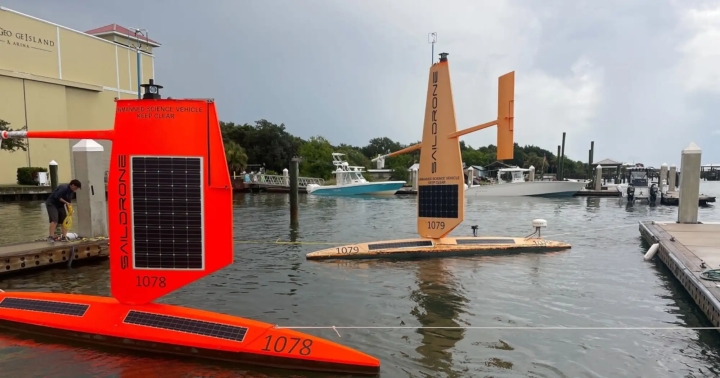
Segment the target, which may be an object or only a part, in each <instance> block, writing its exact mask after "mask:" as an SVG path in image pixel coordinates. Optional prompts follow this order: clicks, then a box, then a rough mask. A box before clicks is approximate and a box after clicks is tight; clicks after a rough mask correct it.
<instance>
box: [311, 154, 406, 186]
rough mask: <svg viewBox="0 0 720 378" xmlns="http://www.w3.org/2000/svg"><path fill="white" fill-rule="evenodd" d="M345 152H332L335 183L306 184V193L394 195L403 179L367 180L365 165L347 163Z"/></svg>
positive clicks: (403, 183) (403, 182) (402, 183)
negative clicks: (364, 174) (344, 157)
mask: <svg viewBox="0 0 720 378" xmlns="http://www.w3.org/2000/svg"><path fill="white" fill-rule="evenodd" d="M343 156H345V154H343V153H339V152H333V153H332V158H333V165H334V166H335V171H334V172H333V174H334V175H335V185H318V184H308V186H307V187H306V190H307V192H308V194H315V195H326V196H353V195H363V194H364V195H394V194H395V193H396V192H397V191H398V189H400V188H402V187H403V185H405V181H373V182H371V181H368V180H366V179H365V177H364V176H363V172H364V169H365V167H361V166H355V165H349V164H348V162H347V161H345V160H343Z"/></svg>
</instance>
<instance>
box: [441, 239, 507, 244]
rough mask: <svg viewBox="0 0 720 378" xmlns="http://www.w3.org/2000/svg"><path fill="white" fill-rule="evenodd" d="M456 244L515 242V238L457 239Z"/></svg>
mask: <svg viewBox="0 0 720 378" xmlns="http://www.w3.org/2000/svg"><path fill="white" fill-rule="evenodd" d="M455 242H456V243H457V244H515V239H458V240H455Z"/></svg>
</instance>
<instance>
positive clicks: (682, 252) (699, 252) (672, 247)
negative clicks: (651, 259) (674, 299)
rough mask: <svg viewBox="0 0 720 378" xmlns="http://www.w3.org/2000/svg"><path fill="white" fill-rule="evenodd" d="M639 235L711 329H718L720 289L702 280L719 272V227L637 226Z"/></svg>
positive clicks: (651, 223) (648, 222)
mask: <svg viewBox="0 0 720 378" xmlns="http://www.w3.org/2000/svg"><path fill="white" fill-rule="evenodd" d="M640 234H641V235H642V238H643V240H645V241H646V242H647V243H648V244H649V245H653V244H655V243H657V244H658V250H657V254H656V256H657V257H659V258H660V260H661V261H662V262H663V263H664V264H665V265H666V266H667V267H668V268H669V269H670V271H671V272H672V273H673V275H674V276H675V278H677V279H678V281H680V283H681V284H682V286H683V287H684V288H685V290H687V292H688V293H689V294H690V296H691V297H692V298H693V300H694V301H695V303H696V304H697V305H698V306H699V307H700V309H701V310H702V311H703V313H705V315H706V316H707V317H708V319H709V320H710V322H712V324H713V326H714V327H720V287H719V286H718V282H717V281H710V280H706V279H703V278H701V274H702V272H703V271H705V270H708V269H718V268H720V224H681V223H674V222H673V223H659V222H653V221H647V222H640Z"/></svg>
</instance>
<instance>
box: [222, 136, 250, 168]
mask: <svg viewBox="0 0 720 378" xmlns="http://www.w3.org/2000/svg"><path fill="white" fill-rule="evenodd" d="M225 159H227V164H228V169H230V172H233V173H235V172H237V171H243V170H244V169H245V167H247V163H248V156H247V154H246V153H245V149H244V148H242V147H241V146H240V145H239V144H237V143H235V142H233V141H229V142H227V143H225Z"/></svg>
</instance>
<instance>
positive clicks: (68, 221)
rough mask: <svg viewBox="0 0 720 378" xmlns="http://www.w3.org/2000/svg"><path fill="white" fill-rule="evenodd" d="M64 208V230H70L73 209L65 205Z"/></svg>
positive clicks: (69, 205)
mask: <svg viewBox="0 0 720 378" xmlns="http://www.w3.org/2000/svg"><path fill="white" fill-rule="evenodd" d="M65 208H66V209H67V216H66V217H65V220H64V221H63V226H64V227H65V229H66V230H70V228H71V227H72V215H73V207H72V205H71V204H67V205H65Z"/></svg>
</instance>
